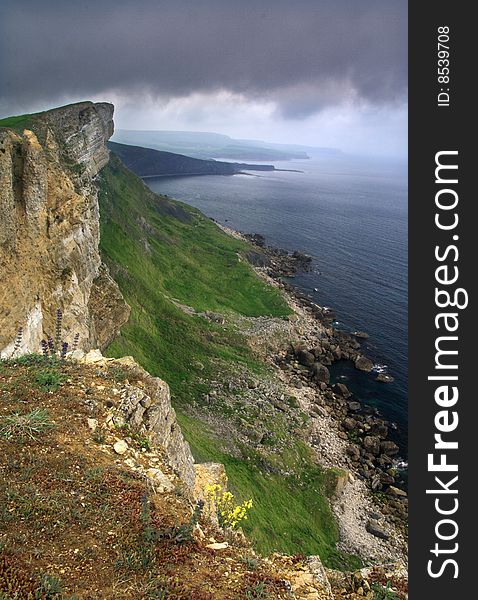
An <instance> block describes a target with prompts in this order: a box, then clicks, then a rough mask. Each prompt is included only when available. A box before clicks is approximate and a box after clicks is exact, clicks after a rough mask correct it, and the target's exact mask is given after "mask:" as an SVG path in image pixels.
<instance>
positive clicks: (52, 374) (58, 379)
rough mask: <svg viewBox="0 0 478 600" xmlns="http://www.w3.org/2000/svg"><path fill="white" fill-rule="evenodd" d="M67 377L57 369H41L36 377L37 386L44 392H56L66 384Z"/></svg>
mask: <svg viewBox="0 0 478 600" xmlns="http://www.w3.org/2000/svg"><path fill="white" fill-rule="evenodd" d="M64 381H65V377H64V375H63V374H62V373H60V372H59V371H58V370H56V369H51V368H48V369H40V370H39V371H38V372H37V374H36V377H35V383H36V385H37V386H38V387H39V388H40V389H41V390H42V391H43V392H56V390H57V389H58V388H59V386H60V385H61V384H62V383H64Z"/></svg>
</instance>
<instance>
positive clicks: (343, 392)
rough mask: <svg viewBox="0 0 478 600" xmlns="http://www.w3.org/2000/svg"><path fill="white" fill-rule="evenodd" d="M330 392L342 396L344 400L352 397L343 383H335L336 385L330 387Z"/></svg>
mask: <svg viewBox="0 0 478 600" xmlns="http://www.w3.org/2000/svg"><path fill="white" fill-rule="evenodd" d="M332 390H333V391H334V392H335V393H336V394H338V395H339V396H342V397H343V398H345V399H347V398H350V396H351V395H352V392H351V391H350V390H349V388H348V387H347V386H346V385H345V383H336V384H334V385H333V387H332Z"/></svg>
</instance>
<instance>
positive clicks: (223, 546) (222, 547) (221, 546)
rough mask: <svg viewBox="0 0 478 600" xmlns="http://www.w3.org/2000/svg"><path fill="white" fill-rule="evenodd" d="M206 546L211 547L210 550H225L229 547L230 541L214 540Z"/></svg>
mask: <svg viewBox="0 0 478 600" xmlns="http://www.w3.org/2000/svg"><path fill="white" fill-rule="evenodd" d="M206 548H209V549H210V550H225V549H226V548H229V544H228V542H214V543H213V544H208V545H207V546H206Z"/></svg>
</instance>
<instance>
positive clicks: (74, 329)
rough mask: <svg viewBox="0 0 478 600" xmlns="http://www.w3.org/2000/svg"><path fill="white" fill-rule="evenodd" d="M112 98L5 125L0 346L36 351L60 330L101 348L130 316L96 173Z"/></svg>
mask: <svg viewBox="0 0 478 600" xmlns="http://www.w3.org/2000/svg"><path fill="white" fill-rule="evenodd" d="M112 118H113V106H112V105H111V104H106V103H100V104H93V103H91V102H83V103H79V104H74V105H71V106H67V107H63V108H59V109H54V110H51V111H48V112H45V113H41V114H39V115H34V116H33V117H32V119H31V121H30V123H29V129H26V130H24V131H23V133H19V132H16V131H13V130H10V129H0V215H1V218H0V282H1V283H0V351H1V352H2V355H3V356H8V355H9V354H10V353H11V352H12V350H13V342H12V340H13V339H14V338H15V335H16V331H17V330H18V328H19V327H22V328H23V337H22V340H21V347H20V351H23V352H26V351H38V349H39V344H40V341H41V339H43V338H44V337H46V336H47V335H51V336H52V337H53V336H54V331H55V318H56V316H55V315H56V310H57V309H58V308H60V309H62V311H63V315H64V318H63V328H64V337H65V338H66V339H67V340H69V339H72V338H73V336H74V335H75V334H76V333H78V334H79V336H80V346H81V347H83V348H84V349H89V348H92V347H97V346H99V347H104V346H106V345H107V344H108V343H110V342H111V341H112V339H113V338H114V337H115V336H116V335H117V333H118V331H119V328H120V326H121V325H122V324H123V323H125V322H126V320H127V318H128V316H129V307H128V306H127V304H126V303H125V301H124V299H123V297H122V295H121V293H120V291H119V289H118V286H117V285H116V283H115V282H114V281H113V279H112V278H111V277H110V276H109V273H108V270H107V268H106V267H105V266H104V265H103V264H102V262H101V257H100V254H99V249H98V246H99V209H98V191H97V187H96V185H95V177H96V175H97V174H98V172H99V171H100V169H101V168H102V167H103V166H104V165H106V164H107V162H108V149H107V147H106V142H107V140H108V139H109V137H110V136H111V135H112V133H113V119H112Z"/></svg>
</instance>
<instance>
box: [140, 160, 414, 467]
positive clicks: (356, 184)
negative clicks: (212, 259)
mask: <svg viewBox="0 0 478 600" xmlns="http://www.w3.org/2000/svg"><path fill="white" fill-rule="evenodd" d="M274 164H275V166H276V167H277V168H285V169H300V170H302V171H303V173H292V172H283V171H276V172H271V173H268V172H265V173H258V174H251V175H234V176H202V177H168V178H164V177H161V178H157V179H148V180H147V181H146V182H147V184H148V185H149V186H150V188H151V189H152V190H153V191H156V192H158V193H162V194H167V195H169V196H171V197H173V198H176V199H178V200H182V201H184V202H187V203H189V204H191V205H193V206H195V207H197V208H199V209H200V210H201V211H203V212H204V213H205V214H206V215H208V216H210V217H213V218H214V219H216V220H217V221H219V222H220V223H223V224H226V225H228V226H230V227H232V228H234V229H237V230H240V231H243V232H247V233H260V234H262V235H264V236H265V237H266V240H267V242H268V243H269V244H272V245H277V246H280V247H283V248H286V249H288V250H291V251H292V250H301V251H303V252H306V253H307V254H310V255H311V256H312V257H313V259H314V270H313V272H312V273H307V274H302V275H300V276H297V277H296V278H294V280H293V281H292V282H293V283H295V284H296V285H297V286H299V287H300V288H301V289H302V290H303V291H305V292H306V293H308V294H310V296H311V297H312V298H313V300H314V301H316V302H317V303H318V304H321V305H325V306H330V307H332V308H334V309H335V311H336V314H337V321H338V325H337V326H338V327H343V328H344V329H348V330H362V331H366V332H367V333H369V335H370V338H369V340H367V342H366V343H365V348H366V353H367V354H368V355H369V356H371V358H372V359H373V360H374V361H375V363H376V365H377V369H379V370H380V369H383V370H384V371H386V372H388V373H389V374H390V375H393V377H395V381H394V382H393V383H390V384H384V383H377V382H376V381H375V377H376V373H372V374H362V373H360V372H358V371H357V370H356V369H354V368H353V365H352V364H351V363H346V362H340V363H337V364H336V365H335V366H334V367H333V369H332V377H333V379H334V380H337V381H343V382H344V383H346V384H347V385H348V386H349V388H350V389H351V390H352V391H353V392H354V394H355V395H356V396H357V397H358V398H359V399H360V400H361V401H363V402H365V403H367V404H370V405H373V406H376V407H378V408H379V410H380V411H381V412H382V413H383V414H384V415H385V416H386V417H387V418H389V419H391V420H393V421H395V422H397V423H398V425H399V431H398V432H397V434H396V439H397V440H398V441H399V442H400V446H401V454H402V455H403V456H404V457H406V455H407V451H406V445H407V174H406V167H405V165H404V164H392V163H385V162H382V161H373V160H367V161H365V160H363V159H354V158H350V157H346V156H343V155H340V156H336V157H325V158H324V157H322V158H313V159H310V160H304V161H288V162H284V163H280V162H278V163H274Z"/></svg>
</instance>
